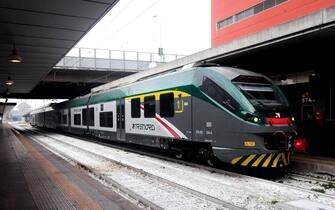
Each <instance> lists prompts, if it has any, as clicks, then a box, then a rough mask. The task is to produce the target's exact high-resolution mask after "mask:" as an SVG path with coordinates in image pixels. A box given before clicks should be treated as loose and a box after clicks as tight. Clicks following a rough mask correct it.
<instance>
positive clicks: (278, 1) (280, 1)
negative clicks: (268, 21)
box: [276, 0, 287, 5]
mask: <svg viewBox="0 0 335 210" xmlns="http://www.w3.org/2000/svg"><path fill="white" fill-rule="evenodd" d="M285 1H287V0H276V5H278V4H281V3H283V2H285Z"/></svg>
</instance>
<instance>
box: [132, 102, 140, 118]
mask: <svg viewBox="0 0 335 210" xmlns="http://www.w3.org/2000/svg"><path fill="white" fill-rule="evenodd" d="M131 117H132V118H140V117H141V99H140V98H133V99H131Z"/></svg>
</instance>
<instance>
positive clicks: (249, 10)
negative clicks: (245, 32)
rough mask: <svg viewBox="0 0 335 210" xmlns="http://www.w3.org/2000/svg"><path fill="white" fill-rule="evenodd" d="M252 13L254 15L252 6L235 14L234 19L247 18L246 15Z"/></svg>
mask: <svg viewBox="0 0 335 210" xmlns="http://www.w3.org/2000/svg"><path fill="white" fill-rule="evenodd" d="M252 15H254V8H253V7H252V8H250V9H247V10H244V11H242V12H240V13H238V14H236V18H235V21H240V20H243V19H244V18H247V17H249V16H252Z"/></svg>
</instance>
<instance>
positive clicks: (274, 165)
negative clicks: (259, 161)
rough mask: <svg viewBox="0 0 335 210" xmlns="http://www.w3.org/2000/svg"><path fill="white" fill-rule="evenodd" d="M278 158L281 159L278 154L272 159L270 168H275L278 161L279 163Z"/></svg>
mask: <svg viewBox="0 0 335 210" xmlns="http://www.w3.org/2000/svg"><path fill="white" fill-rule="evenodd" d="M280 157H281V154H280V153H279V154H277V155H276V156H275V159H274V161H273V163H272V166H271V167H272V168H274V167H277V164H278V161H279V158H280Z"/></svg>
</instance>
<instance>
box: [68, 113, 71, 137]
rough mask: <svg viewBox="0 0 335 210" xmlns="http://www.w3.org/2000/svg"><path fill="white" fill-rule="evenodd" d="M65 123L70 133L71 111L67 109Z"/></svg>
mask: <svg viewBox="0 0 335 210" xmlns="http://www.w3.org/2000/svg"><path fill="white" fill-rule="evenodd" d="M67 123H68V131H69V132H71V109H70V108H69V109H68V113H67Z"/></svg>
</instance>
